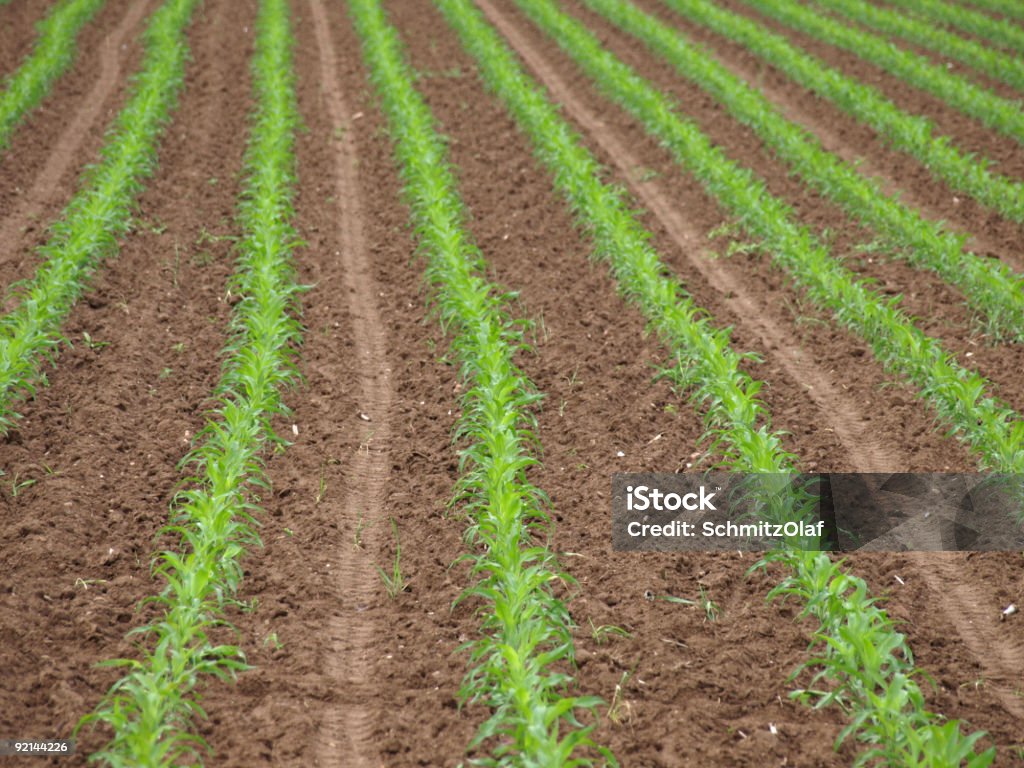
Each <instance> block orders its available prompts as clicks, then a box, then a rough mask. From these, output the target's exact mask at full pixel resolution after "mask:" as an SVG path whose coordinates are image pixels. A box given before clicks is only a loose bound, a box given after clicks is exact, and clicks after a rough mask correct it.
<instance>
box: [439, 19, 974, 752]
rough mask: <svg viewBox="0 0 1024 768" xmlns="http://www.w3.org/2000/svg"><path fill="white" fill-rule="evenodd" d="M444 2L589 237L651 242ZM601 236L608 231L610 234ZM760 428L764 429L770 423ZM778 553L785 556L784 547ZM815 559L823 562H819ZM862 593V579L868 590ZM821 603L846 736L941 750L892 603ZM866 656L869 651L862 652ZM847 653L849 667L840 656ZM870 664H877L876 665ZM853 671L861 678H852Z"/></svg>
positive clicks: (525, 89)
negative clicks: (850, 630)
mask: <svg viewBox="0 0 1024 768" xmlns="http://www.w3.org/2000/svg"><path fill="white" fill-rule="evenodd" d="M438 5H439V6H440V7H441V10H442V12H443V13H444V15H445V17H446V18H447V19H448V22H449V23H450V24H451V25H452V26H453V27H454V28H455V30H456V31H457V32H458V34H459V37H460V39H461V40H462V43H463V46H464V47H465V48H466V49H467V51H469V53H470V54H471V55H473V57H474V59H475V60H476V62H477V65H478V66H479V68H480V74H481V76H482V78H483V79H484V81H485V82H486V83H487V85H488V86H489V87H490V88H491V90H493V91H494V92H495V93H496V94H497V96H498V97H499V98H500V99H501V100H502V101H503V102H504V104H505V105H506V108H507V109H508V110H509V112H510V113H511V114H512V116H513V118H514V119H515V120H516V122H517V124H518V125H519V127H520V130H522V131H523V132H524V133H525V134H526V135H527V136H528V137H529V138H530V140H531V142H532V143H533V146H534V150H535V152H536V154H537V156H538V158H539V159H540V161H541V162H542V164H544V165H545V166H546V167H548V169H549V170H550V171H551V172H552V173H553V174H554V175H555V180H556V186H557V187H558V188H559V189H560V191H562V193H563V194H564V195H565V196H566V198H567V200H568V202H569V204H570V205H571V206H572V207H573V209H574V210H575V211H576V214H577V217H578V219H579V221H580V224H581V225H582V226H583V227H584V228H585V229H586V230H587V231H588V232H589V233H590V234H591V237H592V238H593V239H594V240H595V241H596V242H597V243H599V244H600V243H602V242H604V243H605V245H606V246H616V247H617V248H622V249H625V250H627V251H629V252H630V253H635V252H636V248H637V247H640V246H642V247H643V248H647V246H645V245H644V243H643V241H644V237H643V236H644V234H645V233H643V232H642V230H640V229H639V227H638V225H637V224H636V222H635V221H634V220H633V219H632V216H631V215H630V214H629V213H628V209H626V208H625V207H624V206H623V204H622V200H621V198H620V197H619V195H618V193H616V192H615V191H614V188H611V187H608V186H604V185H601V184H600V182H599V174H600V167H599V166H598V164H597V163H596V161H595V160H594V159H593V157H592V156H591V155H590V154H589V152H587V150H586V149H585V147H583V145H582V142H581V141H580V139H579V137H578V136H577V135H576V134H574V132H573V131H572V129H571V128H570V127H569V125H568V124H567V123H566V122H565V121H564V120H563V119H562V118H561V117H560V116H559V114H558V112H557V110H556V108H555V107H554V105H553V104H551V102H550V101H549V100H548V99H547V98H546V97H545V95H544V93H543V91H542V90H541V89H540V87H539V86H538V85H537V84H536V83H534V82H533V81H531V80H530V78H529V77H528V76H527V75H526V74H525V73H524V72H523V70H522V68H521V67H520V66H519V64H518V63H517V61H516V59H515V57H514V56H513V54H512V53H511V51H510V50H509V49H508V47H507V46H506V45H505V43H504V41H503V40H502V39H501V37H500V36H499V35H498V34H497V33H496V32H495V31H494V29H493V28H491V27H490V26H489V25H488V24H487V23H486V22H485V21H484V19H483V18H482V16H481V15H480V13H479V11H478V10H477V9H476V8H475V7H474V6H473V5H472V4H471V3H470V2H469V1H468V0H438ZM582 189H587V190H590V196H589V197H588V196H586V195H585V194H584V193H583V192H577V191H576V190H582ZM616 231H623V232H625V233H627V235H626V236H623V237H621V239H619V240H616V239H614V238H611V237H610V235H611V234H612V233H614V232H616ZM628 233H633V235H634V236H639V237H638V241H637V242H633V241H632V240H631V239H630V238H629V236H628ZM602 238H608V239H607V240H605V241H603V240H602ZM641 252H643V251H641ZM615 253H616V251H615V250H613V251H612V252H611V253H610V254H604V255H605V258H609V259H611V258H612V256H613V255H614V254H615ZM634 258H635V257H634ZM654 258H656V257H654ZM638 261H641V263H642V262H643V260H638ZM613 269H614V267H613ZM627 274H628V272H627ZM627 295H629V294H628V293H627ZM662 297H663V298H665V297H671V298H672V301H673V304H666V305H664V306H663V309H664V310H670V309H671V307H672V306H675V303H674V302H676V301H678V296H677V295H676V294H672V293H667V292H666V293H663V294H662ZM649 300H650V301H651V302H652V304H656V303H657V302H656V299H655V297H653V296H652V297H649ZM669 343H670V344H672V345H673V346H675V345H678V344H679V343H680V342H679V341H678V340H677V341H675V342H674V343H673V342H671V341H670V342H669ZM684 354H687V355H688V356H689V357H692V358H694V360H693V365H695V366H697V367H701V361H700V360H699V359H696V357H697V356H696V354H694V353H693V352H685V353H684ZM722 368H723V370H726V371H727V370H728V369H727V365H723V366H722ZM708 371H709V366H707V365H704V366H703V369H702V373H703V374H704V375H708ZM712 375H714V374H712ZM736 377H737V372H736V370H735V368H733V369H732V371H731V372H729V373H728V378H730V379H731V380H733V381H735V379H736ZM690 386H692V387H696V388H701V387H703V386H704V384H703V383H702V382H700V381H692V382H691V383H690ZM717 407H720V404H718V403H716V402H714V401H712V402H711V403H710V408H711V409H715V408H717ZM760 411H761V405H760V404H759V403H756V402H754V403H751V404H750V407H748V408H747V409H746V410H745V411H744V412H743V413H736V414H734V415H735V417H736V420H737V422H741V421H743V420H744V419H745V420H746V428H747V430H748V431H749V432H753V431H754V430H756V428H757V422H758V421H759V420H761V419H762V418H763V417H762V415H761V413H760ZM737 426H738V424H737ZM761 432H766V430H764V429H763V428H762V430H761ZM772 437H773V438H774V437H775V436H774V435H772ZM726 463H727V464H728V465H729V466H731V467H733V468H735V469H738V470H746V471H750V470H758V469H760V470H763V469H765V468H766V467H776V468H780V469H781V470H782V471H786V472H791V471H793V467H794V457H792V456H790V455H788V454H786V453H785V452H784V451H783V450H782V448H781V445H780V444H779V442H778V441H777V440H775V441H774V442H773V443H771V444H769V445H766V446H764V447H763V449H762V451H754V452H751V453H747V452H746V451H745V450H744V446H737V447H736V448H735V449H733V450H731V451H730V452H729V454H728V455H727V458H726ZM800 555H803V556H802V557H801V556H800ZM800 555H794V556H793V557H792V558H790V559H786V562H787V564H788V565H789V566H790V567H791V568H792V569H793V574H794V575H793V577H792V580H791V581H792V584H795V585H799V586H800V587H802V588H806V589H808V590H812V589H816V588H817V586H818V585H817V584H816V582H815V581H814V580H813V579H814V578H815V577H820V575H821V574H822V573H823V572H827V573H828V574H829V575H830V577H831V578H832V579H833V580H836V581H838V580H841V579H847V580H848V579H852V577H850V576H849V575H848V574H845V573H844V572H843V571H842V570H841V568H840V567H839V566H838V565H836V564H835V563H833V562H832V561H831V560H830V559H829V558H828V556H827V555H824V554H820V553H800ZM779 557H780V559H784V558H783V556H782V554H780V556H779ZM811 566H813V567H814V568H815V569H817V570H816V571H815V570H812V568H811ZM789 583H790V582H787V583H786V584H787V585H788V584H789ZM843 583H847V582H843ZM863 593H864V590H863V583H862V582H861V594H863ZM815 594H817V593H815ZM702 602H703V604H704V608H705V612H706V614H707V616H708V617H709V618H714V617H715V616H717V607H716V606H714V604H713V603H712V602H711V601H710V599H709V598H707V596H706V595H704V594H703V593H702ZM818 605H823V606H824V607H825V608H826V609H828V612H827V613H826V614H825V615H823V617H822V623H823V629H824V624H825V622H827V625H828V628H829V630H830V634H829V636H828V640H827V641H823V643H824V655H823V656H822V657H821V658H820V659H817V660H815V662H813V664H811V665H809V666H815V667H816V668H819V669H820V670H821V673H820V676H825V675H827V676H830V677H832V678H833V679H834V680H835V681H836V682H838V683H839V684H840V685H846V686H848V687H849V688H851V690H852V693H851V695H850V696H848V697H846V698H844V699H843V700H842V701H843V703H844V704H846V705H847V706H849V707H851V708H853V709H854V710H855V711H856V712H857V716H856V717H855V719H854V723H855V725H853V726H852V727H851V728H849V729H847V731H846V732H844V733H843V736H842V738H846V736H847V735H848V734H849V733H852V732H854V731H858V730H860V731H861V738H863V739H866V740H868V741H872V742H874V743H876V744H881V745H883V747H882V748H883V749H886V750H888V751H889V752H892V753H897V752H899V750H904V751H906V752H908V753H911V754H913V752H912V749H911V748H909V747H905V746H904V745H905V744H911V743H913V744H923V743H928V744H929V749H930V750H931V753H935V752H936V751H937V750H936V746H935V744H936V741H935V737H934V736H933V731H936V730H937V729H938V726H937V725H935V721H936V719H937V718H936V717H935V716H934V715H932V714H930V713H928V712H927V710H925V709H924V706H923V701H922V698H921V692H920V690H919V689H918V687H917V685H916V683H914V682H913V680H912V678H911V674H912V672H913V659H912V656H911V654H910V650H909V648H908V647H907V645H906V641H905V638H904V637H903V635H901V634H899V633H896V632H895V631H894V630H893V627H892V623H891V621H890V620H889V619H888V618H887V616H886V615H885V613H884V611H882V610H881V609H879V608H878V607H877V606H876V605H874V604H873V602H871V601H865V602H862V603H861V604H856V605H854V604H852V603H843V602H838V601H833V602H824V601H821V600H820V599H819V600H818V602H817V603H815V606H818ZM854 621H856V622H859V623H858V624H857V628H858V630H859V632H860V634H859V635H858V642H857V643H856V644H851V643H849V642H847V641H846V638H845V636H844V634H843V633H844V630H845V629H846V627H847V626H848V625H849V624H850V623H851V622H854ZM862 655H864V656H867V657H869V658H864V659H862V658H861V656H862ZM843 662H845V663H846V666H843V665H842V663H843ZM851 662H852V663H851ZM872 663H874V667H872V666H871V665H872ZM879 665H884V670H883V671H882V673H881V674H874V675H873V677H871V678H870V679H868V678H866V676H865V674H863V673H861V672H860V671H859V670H860V668H861V667H863V668H864V669H865V670H869V671H873V672H876V673H877V672H878V667H879ZM851 677H852V678H854V679H855V681H856V682H853V681H851V680H850V678H851ZM819 679H820V678H819ZM879 690H884V691H886V692H887V694H888V695H887V698H886V699H885V701H887V702H889V703H890V704H889V706H887V707H886V706H874V704H873V701H872V699H871V695H874V694H876V693H877V691H879ZM613 704H614V702H613ZM911 706H913V707H914V709H913V710H912V711H909V712H908V707H911ZM944 728H945V729H946V730H945V731H943V735H944V736H945V737H947V739H948V740H949V741H950V744H951V747H950V749H954V748H955V749H958V750H959V751H960V752H961V753H964V754H968V753H969V752H970V747H971V745H973V744H974V742H975V741H976V740H977V739H978V738H980V737H981V734H976V735H974V736H972V737H969V738H967V739H964V738H963V737H962V735H961V734H960V730H959V724H958V723H953V724H952V725H950V724H946V726H944ZM965 744H966V748H964V745H965ZM926 754H928V753H926ZM981 764H982V763H978V765H981Z"/></svg>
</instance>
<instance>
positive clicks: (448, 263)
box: [350, 0, 614, 766]
mask: <svg viewBox="0 0 1024 768" xmlns="http://www.w3.org/2000/svg"><path fill="white" fill-rule="evenodd" d="M350 7H351V12H352V16H353V19H354V21H355V26H356V30H357V32H358V33H359V36H360V38H361V40H362V42H363V53H364V57H365V59H366V62H367V66H368V69H369V70H370V73H371V75H370V76H371V79H372V81H373V83H374V85H375V86H376V89H377V93H378V96H379V98H380V101H381V104H382V106H383V109H384V112H385V114H386V116H387V119H388V125H389V128H390V132H391V135H392V138H393V141H394V148H395V153H396V156H397V160H398V165H399V168H400V174H401V177H402V180H403V188H404V195H405V198H406V201H407V202H408V204H409V206H410V208H411V210H412V220H413V225H414V227H415V232H416V235H417V237H418V239H419V244H420V249H421V251H422V253H423V254H424V255H425V257H426V259H427V263H428V267H427V279H428V282H429V283H430V285H431V286H432V288H433V291H434V296H435V301H436V305H437V311H438V314H439V316H440V320H441V322H442V325H443V326H444V327H445V328H446V329H451V330H453V331H454V333H455V337H454V339H453V342H452V348H453V350H454V352H455V353H456V355H457V356H458V359H459V360H460V362H461V377H462V379H463V380H464V381H465V382H466V393H465V394H464V396H463V398H462V408H463V415H462V417H461V418H460V419H459V423H458V425H457V426H456V430H455V440H456V441H457V442H458V443H462V444H464V445H465V447H464V448H463V449H462V450H461V456H460V469H461V471H462V473H463V474H462V476H461V478H460V480H459V482H458V484H457V487H456V492H455V499H454V500H453V503H454V502H455V501H460V502H463V503H464V504H465V506H466V509H467V511H468V513H469V520H470V524H469V527H468V529H467V532H466V541H467V544H468V545H469V546H470V547H471V548H472V552H471V553H470V554H467V555H465V556H464V557H465V559H466V560H467V561H468V562H470V563H471V565H472V573H473V575H474V577H475V578H476V579H477V581H476V583H475V584H474V585H473V586H471V587H469V588H468V589H467V590H466V591H465V592H464V593H463V594H462V596H461V597H460V598H459V599H460V600H466V599H471V598H480V599H481V600H482V601H483V603H484V605H485V606H486V607H482V608H480V615H481V616H482V618H483V622H482V633H481V637H480V639H478V640H476V641H473V642H471V643H469V644H468V645H467V646H466V647H467V648H468V649H469V650H470V669H469V671H468V672H467V674H466V677H465V679H464V682H463V686H462V689H461V696H462V697H463V699H464V700H467V701H470V702H478V703H482V704H484V705H486V706H488V707H490V708H491V710H492V712H493V714H492V716H491V717H490V718H489V719H488V720H487V721H486V722H485V723H483V724H482V725H481V726H480V728H479V729H478V732H477V735H476V737H475V738H474V740H473V742H472V743H471V745H470V747H471V748H482V749H486V748H490V750H491V751H490V756H489V757H487V758H483V759H482V760H481V762H482V763H483V764H485V765H537V766H541V765H545V766H547V765H550V766H554V765H566V766H569V765H588V764H591V763H592V760H591V758H589V757H587V756H584V755H580V754H578V753H580V752H581V751H586V752H589V751H592V750H594V749H597V750H598V752H600V753H602V754H604V755H605V756H606V757H607V758H608V759H610V760H612V761H613V762H614V759H613V758H611V755H610V753H607V751H606V750H601V749H599V748H597V745H595V744H594V743H593V741H592V740H591V738H590V732H591V730H592V729H593V727H594V726H593V725H581V723H580V722H579V720H578V719H577V714H579V713H580V712H582V711H587V710H590V711H591V712H592V711H593V710H594V708H595V707H596V706H597V705H598V704H600V703H601V701H600V699H597V698H595V697H574V696H569V695H567V689H568V688H569V686H570V685H571V683H572V678H571V677H570V675H569V674H567V673H566V672H565V671H562V668H564V667H566V666H568V667H571V666H573V664H574V651H573V640H572V626H573V625H572V619H571V617H570V615H569V612H568V610H567V608H566V607H565V605H564V604H563V603H562V602H561V601H560V600H558V599H557V598H556V597H555V596H554V595H553V594H552V585H553V584H555V583H557V582H559V581H568V576H567V575H566V574H564V573H563V572H562V570H561V568H560V566H559V564H558V562H557V560H556V558H555V556H554V555H553V554H552V553H551V552H550V551H549V550H548V549H547V548H546V547H543V546H539V545H537V544H535V543H534V541H533V538H534V536H535V535H536V534H543V533H544V532H545V530H546V529H547V527H548V525H549V516H548V513H547V511H546V509H545V507H546V497H545V496H544V494H543V493H542V492H541V491H540V490H539V489H537V488H536V487H534V486H533V485H531V484H530V482H529V481H528V480H527V478H526V470H527V469H528V468H529V467H530V466H532V465H534V464H536V459H534V458H533V457H532V456H531V455H530V453H529V451H528V449H530V448H532V447H534V446H535V443H536V439H535V437H534V435H533V432H532V430H533V428H534V425H535V418H534V416H533V414H532V411H531V408H532V407H533V406H534V405H535V404H536V403H537V401H538V400H539V399H540V395H539V394H538V393H537V391H536V390H535V388H534V386H533V385H532V383H531V382H530V381H529V380H528V379H527V378H526V377H525V376H524V375H523V374H522V372H520V371H519V370H518V369H517V368H516V366H515V365H514V363H513V357H514V356H515V354H516V353H517V352H519V351H520V350H521V349H523V345H524V339H523V328H522V325H523V324H522V323H521V322H517V321H514V320H512V319H511V318H510V316H509V315H508V312H507V309H506V307H507V304H508V302H509V300H510V299H511V298H512V297H513V296H512V295H511V294H502V293H501V292H500V291H499V290H498V289H497V288H496V287H495V286H493V285H490V284H488V283H487V282H486V281H485V280H484V279H483V278H482V277H481V275H483V274H484V273H485V264H484V261H483V257H482V255H481V254H480V252H479V251H478V249H477V248H476V246H475V245H473V244H472V242H471V241H470V239H469V236H468V235H467V233H466V232H465V230H464V229H463V222H464V221H465V218H466V214H465V210H464V206H463V203H462V201H461V200H460V198H459V196H458V193H457V191H456V183H455V178H454V175H453V173H452V171H451V169H450V167H449V165H448V163H447V160H446V157H445V155H446V151H445V147H444V144H443V143H442V141H441V139H440V137H439V136H438V134H437V131H436V129H435V125H434V119H433V116H432V115H431V113H430V110H429V108H428V107H427V105H426V103H425V102H424V101H423V100H422V98H421V97H420V95H419V94H418V93H417V92H416V90H415V88H414V87H413V85H412V82H413V78H414V72H413V71H412V69H411V68H410V66H409V65H408V64H407V63H406V62H405V60H404V57H403V53H402V50H401V44H400V42H399V40H398V36H397V34H396V32H395V30H394V28H393V27H392V26H391V25H390V24H389V22H388V20H387V18H386V16H385V14H384V12H383V10H382V9H381V7H380V5H379V3H378V2H377V0H351V3H350ZM591 717H593V715H592V714H591Z"/></svg>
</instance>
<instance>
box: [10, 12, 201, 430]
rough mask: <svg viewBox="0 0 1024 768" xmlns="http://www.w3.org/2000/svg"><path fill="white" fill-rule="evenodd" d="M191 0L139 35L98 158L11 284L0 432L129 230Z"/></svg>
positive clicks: (180, 53) (181, 58)
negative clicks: (30, 269)
mask: <svg viewBox="0 0 1024 768" xmlns="http://www.w3.org/2000/svg"><path fill="white" fill-rule="evenodd" d="M197 5H198V0H168V2H167V3H165V4H164V5H163V6H161V8H160V9H159V10H158V11H157V12H156V13H155V14H154V15H153V17H152V20H151V21H150V23H149V25H148V27H147V29H146V32H145V35H144V39H145V40H144V42H145V53H144V57H143V63H142V69H141V70H140V72H139V73H138V74H137V75H136V76H135V79H134V85H133V87H132V91H131V95H130V96H129V98H128V102H127V104H126V105H125V106H124V108H123V109H122V110H121V112H120V114H119V115H118V116H117V118H116V119H115V121H114V124H113V127H112V130H111V132H110V135H109V138H108V140H107V142H106V144H105V146H104V147H103V149H102V159H101V162H100V163H99V164H98V165H97V166H95V167H93V168H91V169H89V170H88V171H86V173H85V175H84V177H83V182H82V187H81V188H80V190H79V192H78V193H77V194H76V195H75V196H74V198H72V200H71V202H70V203H69V205H68V207H67V209H66V210H65V211H64V216H63V218H62V219H61V220H60V221H59V222H57V223H56V224H54V225H53V226H52V227H51V228H50V238H49V241H48V242H47V243H46V245H45V246H43V247H42V248H41V249H40V253H41V254H42V255H43V256H45V257H46V261H45V262H44V263H43V264H42V266H41V267H40V268H39V270H38V271H37V273H36V275H35V276H34V277H33V278H32V279H30V280H28V281H26V282H25V283H24V284H22V285H20V286H15V290H16V292H17V295H18V296H17V298H18V299H19V303H18V306H17V307H16V308H15V309H14V310H13V311H12V312H11V313H9V314H7V315H5V316H4V317H2V318H0V433H6V432H7V430H9V429H10V428H11V426H12V425H13V423H14V420H16V419H17V418H18V415H17V413H15V411H14V402H15V401H16V400H18V399H19V398H21V397H24V396H26V395H27V396H31V395H33V394H34V393H35V389H36V386H37V385H38V384H40V383H45V378H44V377H43V376H42V370H41V369H42V365H43V362H44V361H46V360H48V361H50V362H53V361H54V360H55V358H56V355H57V348H58V346H59V344H60V342H61V340H62V337H61V333H60V326H61V324H62V323H63V321H64V318H65V317H66V316H67V314H68V312H70V311H71V307H72V306H73V305H74V303H75V301H77V299H78V297H79V296H80V295H81V294H82V291H83V290H84V289H85V286H86V283H87V281H88V277H89V275H90V274H91V272H92V271H93V270H94V269H96V267H97V266H98V265H99V264H100V263H101V262H102V261H103V259H105V258H107V257H109V256H111V255H113V254H115V253H116V251H117V247H118V243H117V241H118V238H119V237H121V236H122V235H124V234H125V233H126V232H127V231H128V227H129V223H130V218H131V208H132V205H133V203H134V201H135V199H136V198H137V197H138V195H139V194H140V193H141V191H142V181H143V179H145V178H147V177H148V176H150V175H151V174H152V172H153V169H154V167H155V164H156V144H157V142H158V141H159V139H160V136H161V135H162V133H163V129H164V126H165V125H166V123H167V121H168V119H169V116H170V113H171V111H172V110H173V108H174V106H175V104H176V103H177V98H178V93H179V91H180V90H181V85H182V82H183V79H184V71H185V62H186V60H187V58H188V42H187V40H186V37H185V30H186V27H187V25H188V22H189V20H190V19H191V17H192V12H193V11H194V10H195V7H196V6H197Z"/></svg>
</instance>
